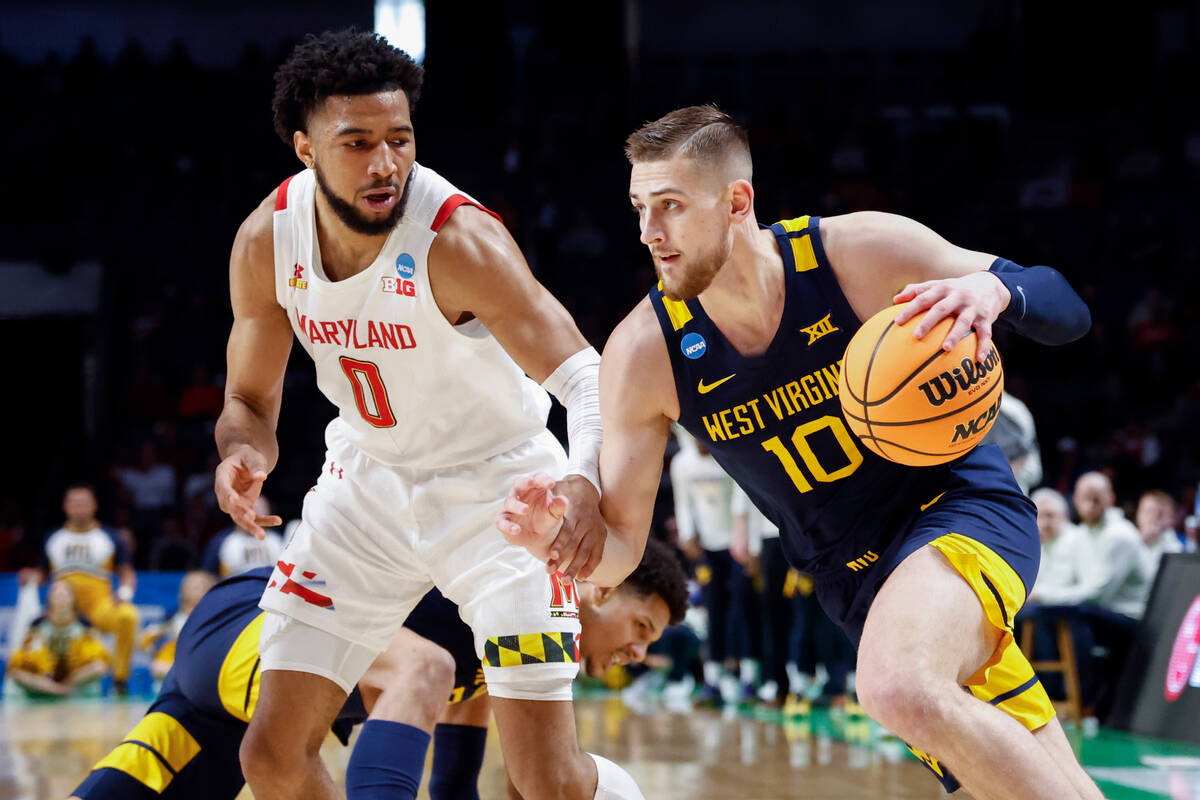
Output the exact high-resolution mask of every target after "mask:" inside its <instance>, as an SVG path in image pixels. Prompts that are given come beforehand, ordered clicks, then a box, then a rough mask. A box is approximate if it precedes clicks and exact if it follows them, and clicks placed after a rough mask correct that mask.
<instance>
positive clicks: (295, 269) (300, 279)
mask: <svg viewBox="0 0 1200 800" xmlns="http://www.w3.org/2000/svg"><path fill="white" fill-rule="evenodd" d="M288 286H294V287H295V288H297V289H307V288H308V281H306V280H304V267H302V266H300V265H299V264H293V265H292V277H291V278H289V279H288Z"/></svg>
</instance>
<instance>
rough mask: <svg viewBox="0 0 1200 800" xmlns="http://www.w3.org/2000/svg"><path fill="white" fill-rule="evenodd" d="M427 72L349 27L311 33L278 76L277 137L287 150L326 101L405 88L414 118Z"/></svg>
mask: <svg viewBox="0 0 1200 800" xmlns="http://www.w3.org/2000/svg"><path fill="white" fill-rule="evenodd" d="M424 76H425V70H423V69H421V67H420V66H419V65H418V64H417V62H415V61H413V60H412V58H410V57H409V55H408V53H405V52H404V51H403V50H400V49H398V48H395V47H393V46H392V45H390V44H388V41H387V40H386V39H384V38H383V37H382V36H380V35H379V34H377V33H372V32H370V31H360V30H358V29H357V28H346V29H344V30H340V31H325V32H324V33H321V34H316V35H315V34H311V33H310V34H309V35H308V36H306V37H305V39H304V41H303V42H301V43H300V44H298V45H296V49H295V50H293V51H292V54H291V55H290V56H288V58H287V61H284V62H283V64H281V65H280V67H279V69H278V70H276V72H275V96H274V98H272V100H271V110H272V112H273V113H274V115H275V132H276V133H277V134H279V138H280V139H282V140H283V143H284V144H286V145H287V146H288V147H291V145H292V134H294V133H295V132H296V131H305V132H306V133H307V132H308V117H309V115H310V114H312V112H313V110H314V109H316V108H317V107H318V106H319V105H320V104H321V103H323V102H324V101H325V99H326V98H327V97H331V96H333V95H356V94H374V93H376V92H387V91H393V90H395V89H403V90H404V94H406V95H407V96H408V108H409V112H410V113H411V112H412V110H413V109H414V108H415V107H416V104H417V98H418V97H419V96H420V94H421V80H422V79H423V78H424Z"/></svg>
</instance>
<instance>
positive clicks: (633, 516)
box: [497, 107, 1100, 800]
mask: <svg viewBox="0 0 1200 800" xmlns="http://www.w3.org/2000/svg"><path fill="white" fill-rule="evenodd" d="M626 153H627V155H628V157H629V160H630V162H631V164H632V174H631V178H630V191H629V196H630V201H631V203H632V205H633V208H634V210H635V212H636V213H637V215H638V220H639V227H640V228H641V240H642V242H643V243H644V244H646V245H647V247H648V248H649V250H650V253H651V256H652V257H653V260H654V263H655V267H656V270H657V272H658V275H659V278H660V283H659V285H658V286H657V287H656V288H654V289H653V290H652V291H651V292H650V294H649V296H648V297H647V298H646V299H645V300H643V301H642V302H641V303H640V304H639V305H638V306H637V307H636V308H635V309H634V310H633V311H632V312H631V313H630V314H629V316H628V317H626V319H625V320H624V321H623V322H622V323H621V324H620V325H619V326H618V327H617V329H616V330H615V331H614V332H613V334H612V336H611V337H610V338H609V341H608V344H607V346H606V348H605V351H604V357H603V361H602V364H601V376H600V379H601V398H600V399H601V411H602V415H603V422H604V445H603V448H602V450H601V481H602V489H603V499H602V503H601V510H602V512H603V515H604V517H605V519H606V522H607V526H608V529H607V535H606V536H605V537H581V536H578V535H576V534H574V533H571V532H567V531H565V530H564V531H563V532H562V534H561V535H560V534H559V532H558V528H557V527H556V524H555V521H556V518H557V516H558V515H559V514H560V513H561V511H562V509H563V506H564V503H563V501H561V500H559V499H557V497H556V495H555V494H554V482H553V481H552V480H550V479H549V478H548V477H547V476H544V475H539V476H531V477H528V478H525V479H522V480H520V481H518V482H517V483H516V484H515V485H514V487H513V491H512V492H511V493H510V495H509V498H508V499H507V500H506V501H505V507H504V510H503V511H502V512H501V514H500V515H499V517H498V520H497V524H498V527H499V528H500V530H501V531H502V532H503V533H504V534H505V535H506V537H508V538H509V540H510V541H513V542H515V543H518V544H523V545H525V546H526V547H528V548H529V549H530V550H531V551H532V552H534V554H535V555H538V556H539V557H541V558H543V559H545V560H546V561H547V562H548V565H549V566H550V567H552V568H556V569H562V570H565V571H568V572H575V571H579V575H580V576H581V577H588V575H589V574H590V580H592V581H593V582H598V583H600V584H601V585H607V584H609V583H610V582H615V581H620V580H621V578H622V576H623V575H624V574H625V572H626V571H628V569H629V568H630V566H631V565H632V564H633V563H636V559H637V556H638V554H639V552H640V549H641V547H642V545H643V543H644V542H645V536H646V531H647V530H648V529H649V522H650V518H651V514H652V510H653V502H654V496H655V494H656V492H657V488H658V483H659V473H660V469H661V463H662V458H661V455H662V452H663V449H664V446H665V444H666V438H667V435H668V430H669V424H670V422H671V421H672V420H678V421H679V423H680V424H681V425H683V426H684V427H685V428H687V429H688V430H689V431H690V432H691V433H692V434H693V435H695V436H696V437H697V438H699V439H701V440H702V441H704V442H705V444H706V445H707V446H708V447H709V448H710V450H711V451H712V453H713V455H714V456H715V457H716V458H717V460H718V461H719V462H720V463H721V465H722V466H723V467H724V468H725V469H726V470H727V471H728V472H729V474H730V475H731V476H733V477H734V479H735V480H736V481H737V482H738V483H739V484H740V485H741V486H742V488H743V489H744V490H745V491H746V492H747V494H749V495H750V497H751V498H752V499H753V500H754V502H755V504H756V505H757V506H758V507H759V508H760V510H762V512H763V513H764V514H765V515H766V516H767V517H768V518H769V519H771V520H772V521H773V522H775V523H776V524H777V525H778V526H779V527H780V531H781V538H782V543H783V547H784V549H785V552H786V554H787V556H788V558H789V560H790V561H791V563H792V564H793V566H795V567H796V568H798V569H801V570H803V571H805V572H808V573H811V574H813V576H814V578H815V579H816V582H817V591H818V595H819V597H820V600H821V602H822V604H823V605H824V607H825V608H826V610H827V611H828V612H829V614H830V616H831V617H832V618H833V619H834V620H835V621H836V622H838V623H839V624H840V625H841V626H842V627H843V628H844V629H845V630H846V632H847V634H848V635H849V636H850V637H851V638H852V640H854V641H855V642H856V644H857V645H858V648H859V653H858V668H857V689H858V693H859V699H860V701H861V702H862V704H863V706H864V707H865V708H866V710H867V711H868V713H870V714H871V715H872V716H873V717H875V718H876V719H877V720H878V721H880V722H881V723H882V724H883V725H885V726H886V727H887V728H889V729H890V730H892V731H894V732H896V733H897V734H898V735H900V736H902V737H903V738H904V739H905V740H906V741H907V742H909V743H910V745H911V746H912V748H913V750H914V752H915V753H917V755H918V756H920V757H921V758H922V760H923V761H924V762H925V763H926V764H927V765H928V766H929V767H930V769H931V770H933V772H934V773H935V774H936V775H937V776H938V777H939V778H940V779H941V780H942V783H943V784H944V785H945V786H946V788H947V789H949V790H953V789H955V788H957V786H958V785H959V784H958V780H961V781H962V782H963V784H965V785H966V786H967V788H968V789H970V790H971V791H972V792H973V793H975V794H976V796H981V797H1013V798H1033V797H1046V798H1055V799H1056V800H1057V799H1059V798H1074V797H1087V798H1093V797H1099V796H1100V794H1099V791H1098V790H1097V788H1096V786H1095V784H1094V783H1092V781H1091V780H1090V779H1089V778H1088V777H1087V775H1086V774H1085V773H1084V772H1083V770H1082V769H1081V768H1080V767H1079V764H1078V762H1077V761H1076V760H1075V757H1074V755H1073V753H1072V752H1071V749H1070V746H1069V745H1068V743H1067V740H1066V737H1065V736H1064V734H1063V732H1062V728H1061V726H1060V725H1059V724H1058V722H1057V721H1056V720H1055V718H1054V711H1053V708H1052V707H1051V705H1050V702H1049V699H1048V698H1047V697H1046V694H1045V691H1044V690H1043V689H1042V687H1041V685H1040V683H1038V681H1037V679H1036V677H1035V676H1034V674H1033V671H1032V669H1031V668H1030V666H1029V664H1028V662H1027V661H1026V660H1025V659H1024V657H1023V656H1022V655H1021V653H1020V651H1019V650H1018V649H1017V647H1016V645H1015V643H1014V642H1013V635H1012V621H1013V616H1014V615H1015V614H1016V612H1017V611H1018V609H1019V608H1020V607H1021V605H1022V604H1023V603H1024V601H1025V597H1026V594H1027V591H1028V589H1029V587H1031V586H1032V585H1033V581H1034V578H1035V576H1036V573H1037V562H1038V554H1039V545H1038V535H1037V527H1036V521H1035V516H1034V512H1033V509H1032V506H1031V505H1030V503H1029V501H1028V500H1027V499H1026V498H1025V497H1024V495H1023V494H1022V493H1021V491H1020V489H1019V487H1018V486H1017V484H1016V482H1015V480H1014V478H1013V475H1012V471H1011V470H1010V469H1009V467H1008V464H1007V462H1006V461H1005V460H1004V458H1003V456H1002V454H1001V453H1000V451H999V450H998V449H997V448H995V447H992V446H984V447H979V448H977V449H975V450H974V451H972V452H971V453H970V454H968V455H966V456H964V457H962V458H960V459H958V460H957V461H955V462H952V463H951V464H948V465H944V466H940V467H931V468H913V467H903V466H900V465H897V464H893V463H891V462H888V461H885V460H883V459H881V458H879V457H877V456H875V455H874V454H872V453H871V452H870V451H868V450H867V449H866V448H863V447H861V446H860V445H859V444H858V442H857V441H856V440H855V438H854V436H853V435H851V433H850V432H849V430H848V429H847V427H846V425H845V421H844V419H843V417H842V413H841V408H840V404H839V402H838V398H837V380H838V373H839V371H840V369H841V359H842V355H843V352H844V350H845V347H846V344H847V342H848V341H849V338H850V337H851V336H852V335H853V334H854V332H855V331H856V330H857V329H858V327H859V326H860V324H861V320H865V319H868V318H869V317H871V316H872V315H874V314H875V313H876V312H878V311H880V310H882V309H884V308H887V307H888V306H890V305H891V304H893V303H907V304H908V305H907V307H906V308H905V309H904V310H902V311H901V312H900V314H899V315H898V316H897V318H896V319H897V324H902V323H903V322H905V321H906V320H908V319H910V318H912V317H914V316H917V315H922V314H923V318H922V319H920V320H919V321H918V322H917V324H916V325H915V326H914V336H916V337H917V338H922V337H924V336H925V334H926V333H928V331H929V330H930V329H931V328H932V327H933V326H934V325H935V324H937V323H938V322H939V321H941V320H942V319H944V318H946V317H954V318H956V321H955V323H954V325H953V327H952V328H951V330H950V333H949V334H948V336H947V337H946V339H945V340H944V341H943V343H942V344H943V346H944V347H945V348H947V349H949V348H951V347H953V346H954V345H955V344H956V343H957V342H958V341H959V340H961V339H962V338H963V336H965V335H966V334H967V333H968V332H969V331H971V330H972V329H973V330H974V331H975V333H976V334H977V336H978V340H979V341H978V350H977V358H980V359H981V360H982V357H983V355H985V354H986V353H988V352H989V350H990V348H991V329H992V325H993V324H994V323H997V322H999V323H1000V324H1003V325H1007V326H1008V327H1011V328H1012V329H1014V330H1015V331H1016V332H1017V333H1020V334H1023V335H1026V336H1028V337H1030V338H1033V339H1035V340H1036V341H1039V342H1042V343H1045V344H1062V343H1065V342H1068V341H1071V340H1073V339H1076V338H1078V337H1080V336H1082V335H1083V334H1084V333H1085V332H1086V331H1087V329H1088V327H1089V325H1090V316H1089V314H1088V311H1087V308H1086V306H1084V305H1083V303H1082V301H1081V300H1080V299H1079V298H1078V296H1077V295H1076V294H1075V293H1074V291H1073V290H1072V289H1071V288H1070V286H1069V285H1067V283H1066V281H1065V280H1064V279H1063V278H1062V276H1061V275H1059V274H1058V273H1057V272H1055V271H1054V270H1052V269H1050V268H1048V267H1032V268H1029V269H1024V268H1021V267H1018V266H1017V265H1015V264H1013V263H1012V262H1010V261H1007V260H1005V259H999V258H996V257H994V256H991V255H988V254H985V253H980V252H975V251H970V250H965V249H963V248H960V247H956V246H954V245H952V244H950V243H949V242H947V241H945V240H944V239H942V238H941V237H940V236H938V235H937V234H936V233H934V232H933V231H931V230H929V229H928V228H926V227H924V226H922V225H920V224H918V223H916V222H913V221H912V220H908V219H905V218H903V217H898V216H895V215H890V214H879V213H869V212H868V213H859V214H848V215H844V216H839V217H830V218H825V219H820V218H817V217H800V218H798V219H792V220H786V221H783V222H780V223H777V224H775V225H772V226H760V225H759V224H758V222H757V219H756V218H755V214H754V207H753V202H754V189H753V187H752V185H751V182H750V180H751V175H752V164H751V158H750V151H749V147H748V144H747V137H746V134H745V131H743V130H742V129H741V128H740V127H738V126H737V125H736V124H735V123H734V122H733V121H732V120H731V119H730V118H729V117H728V116H727V115H726V114H724V113H723V112H721V111H719V110H718V109H716V108H713V107H692V108H685V109H680V110H678V111H675V112H672V113H671V114H668V115H667V116H665V117H663V118H661V119H659V120H657V121H655V122H651V123H648V124H647V125H645V126H644V127H643V128H641V129H640V130H638V131H637V132H635V133H634V134H633V135H631V136H630V137H629V140H628V142H627V149H626ZM601 538H603V541H600V539H601ZM597 547H601V548H603V558H602V559H601V560H600V563H599V566H597V567H596V568H595V569H594V571H591V572H590V573H589V572H588V570H586V569H582V570H580V568H579V566H578V565H579V564H581V563H582V564H587V563H588V560H589V559H590V558H591V555H592V553H593V552H594V551H595V548H597ZM964 686H965V687H966V688H967V690H968V691H966V692H964V691H963V690H962V687H964ZM946 765H949V766H950V767H951V768H952V769H953V770H954V774H953V775H952V774H951V773H950V771H949V770H948V769H947V766H946ZM956 778H957V779H956Z"/></svg>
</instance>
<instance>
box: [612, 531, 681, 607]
mask: <svg viewBox="0 0 1200 800" xmlns="http://www.w3.org/2000/svg"><path fill="white" fill-rule="evenodd" d="M620 588H621V590H622V591H631V592H634V593H635V594H637V595H640V596H641V597H647V596H649V595H652V594H656V595H658V596H659V597H661V598H662V599H663V601H664V602H665V603H666V604H667V608H668V609H670V611H671V624H672V625H678V624H679V623H680V622H683V615H684V614H686V613H687V598H688V589H687V575H686V574H685V573H684V571H683V566H682V565H681V564H680V563H679V559H678V558H677V557H676V556H675V551H674V550H672V549H671V548H670V547H669V546H668V545H666V544H664V543H662V542H660V541H658V540H657V539H650V540H649V541H647V542H646V552H645V553H643V554H642V561H641V563H640V564H638V565H637V569H635V570H634V571H633V572H631V573H630V574H629V577H628V578H626V579H625V581H624V582H623V583H622V584H621V587H620Z"/></svg>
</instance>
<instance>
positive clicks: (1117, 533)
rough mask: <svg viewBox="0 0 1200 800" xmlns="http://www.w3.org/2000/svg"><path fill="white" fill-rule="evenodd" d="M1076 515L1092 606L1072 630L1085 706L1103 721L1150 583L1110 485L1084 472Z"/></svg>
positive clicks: (1136, 539)
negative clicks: (1087, 554)
mask: <svg viewBox="0 0 1200 800" xmlns="http://www.w3.org/2000/svg"><path fill="white" fill-rule="evenodd" d="M1074 500H1075V510H1076V512H1077V513H1078V514H1079V517H1080V520H1081V522H1082V526H1081V527H1082V529H1083V531H1084V534H1085V535H1086V536H1087V537H1088V539H1089V541H1090V543H1091V547H1092V554H1093V558H1092V559H1091V560H1089V561H1087V562H1085V563H1086V564H1087V565H1088V566H1089V568H1090V569H1091V570H1092V574H1091V575H1090V576H1089V577H1088V579H1087V582H1088V583H1089V584H1090V585H1091V587H1092V589H1093V590H1092V591H1091V592H1090V593H1089V597H1088V600H1089V601H1090V602H1091V603H1094V604H1095V606H1094V607H1089V608H1086V609H1081V612H1080V613H1081V615H1082V616H1083V618H1084V619H1085V620H1086V623H1085V624H1078V623H1077V624H1075V625H1073V626H1072V634H1073V637H1074V639H1075V651H1076V658H1077V661H1078V665H1079V677H1080V681H1081V683H1082V685H1083V702H1084V706H1085V707H1089V708H1092V709H1094V711H1095V715H1096V716H1097V717H1098V718H1100V719H1104V717H1105V716H1106V715H1107V713H1108V709H1109V708H1110V707H1111V705H1112V699H1113V696H1114V693H1115V689H1116V683H1117V679H1118V678H1119V677H1120V674H1121V669H1122V668H1123V667H1124V660H1125V656H1126V654H1127V653H1128V652H1129V647H1130V644H1131V642H1132V640H1133V633H1134V630H1135V629H1136V627H1137V621H1138V620H1140V619H1141V617H1142V614H1143V613H1144V612H1145V610H1146V600H1147V599H1148V597H1149V594H1150V584H1149V582H1148V581H1147V580H1146V578H1145V575H1144V573H1143V566H1142V564H1143V558H1142V553H1143V551H1144V546H1143V545H1142V538H1141V536H1140V535H1138V531H1137V528H1135V527H1134V526H1133V524H1132V523H1131V522H1130V521H1129V520H1127V519H1125V515H1124V513H1122V511H1121V509H1119V508H1116V507H1114V505H1113V503H1114V500H1115V495H1114V493H1113V488H1112V481H1111V480H1110V479H1109V478H1108V476H1107V475H1105V474H1103V473H1100V472H1085V473H1084V474H1083V475H1081V476H1079V480H1078V481H1076V482H1075V492H1074Z"/></svg>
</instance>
